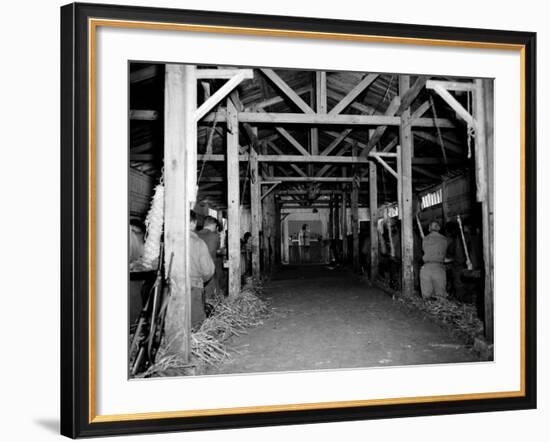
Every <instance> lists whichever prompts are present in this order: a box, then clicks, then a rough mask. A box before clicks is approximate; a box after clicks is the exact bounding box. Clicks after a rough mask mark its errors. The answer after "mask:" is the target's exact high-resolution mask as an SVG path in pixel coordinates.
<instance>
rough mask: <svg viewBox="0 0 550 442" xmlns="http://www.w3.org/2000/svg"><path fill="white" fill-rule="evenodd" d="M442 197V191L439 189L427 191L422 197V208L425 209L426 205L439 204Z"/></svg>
mask: <svg viewBox="0 0 550 442" xmlns="http://www.w3.org/2000/svg"><path fill="white" fill-rule="evenodd" d="M442 198H443V192H442V190H441V188H440V189H437V190H435V191H434V192H430V193H427V194H426V195H424V196H423V197H422V208H423V209H426V208H428V207H432V206H435V205H437V204H441V202H442Z"/></svg>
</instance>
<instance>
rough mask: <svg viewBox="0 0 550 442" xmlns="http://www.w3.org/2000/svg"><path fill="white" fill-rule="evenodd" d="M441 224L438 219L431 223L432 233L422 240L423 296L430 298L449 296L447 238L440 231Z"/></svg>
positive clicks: (421, 274) (421, 278) (421, 270)
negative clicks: (446, 257) (446, 265)
mask: <svg viewBox="0 0 550 442" xmlns="http://www.w3.org/2000/svg"><path fill="white" fill-rule="evenodd" d="M440 230H441V226H440V225H439V223H438V222H437V221H432V222H431V223H430V227H429V231H430V233H429V234H428V235H426V237H425V238H424V240H423V241H422V250H423V251H424V265H423V266H422V268H421V269H420V289H421V291H422V297H423V298H424V299H429V298H433V297H434V296H435V297H438V298H446V297H447V287H446V286H447V275H446V273H445V256H446V253H447V238H446V237H445V236H443V235H441V234H440V233H439V231H440Z"/></svg>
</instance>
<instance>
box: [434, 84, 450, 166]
mask: <svg viewBox="0 0 550 442" xmlns="http://www.w3.org/2000/svg"><path fill="white" fill-rule="evenodd" d="M430 106H431V107H432V117H433V120H434V125H435V128H436V130H437V139H438V140H439V145H440V146H441V153H442V154H443V161H444V162H445V169H447V173H449V165H448V164H447V152H446V150H445V142H444V141H443V136H442V135H441V129H440V128H439V125H438V124H437V111H436V109H435V102H434V98H433V95H432V94H430Z"/></svg>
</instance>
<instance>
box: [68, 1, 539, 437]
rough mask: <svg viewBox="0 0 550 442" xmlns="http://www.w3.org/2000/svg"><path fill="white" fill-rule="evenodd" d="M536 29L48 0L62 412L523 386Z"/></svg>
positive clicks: (404, 401) (415, 408) (527, 371)
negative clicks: (54, 22) (54, 66)
mask: <svg viewBox="0 0 550 442" xmlns="http://www.w3.org/2000/svg"><path fill="white" fill-rule="evenodd" d="M535 45H536V35H535V34H534V33H527V32H511V31H504V30H486V29H467V28H447V27H433V26H422V25H405V24H393V23H373V22H357V21H341V20H327V19H315V18H301V17H282V16H262V15H248V14H233V13H223V12H219V13H218V12H205V11H188V10H175V9H157V8H141V7H127V6H115V5H94V4H70V5H66V6H63V7H62V8H61V135H62V136H61V203H62V207H61V215H62V216H61V219H62V226H61V252H62V253H61V257H62V258H61V432H62V434H63V435H66V436H69V437H72V438H76V437H88V436H100V435H115V434H137V433H145V432H164V431H184V430H198V429H215V428H238V427H249V426H260V425H284V424H296V423H313V422H327V421H343V420H357V419H375V418H396V417H402V416H424V415H434V414H451V413H472V412H482V411H497V410H514V409H528V408H535V407H536V350H535V349H536V314H535V313H536V310H535V309H536V282H535V281H536V278H535V272H536V250H535V247H529V246H528V245H529V244H536V140H535V133H536V130H535V126H536V115H535V112H536V98H535V97H536V94H535V88H536V79H535V61H536V57H535V53H536V50H535Z"/></svg>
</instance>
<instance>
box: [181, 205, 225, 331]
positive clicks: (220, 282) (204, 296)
mask: <svg viewBox="0 0 550 442" xmlns="http://www.w3.org/2000/svg"><path fill="white" fill-rule="evenodd" d="M190 230H191V231H190V235H189V240H190V241H189V242H190V244H189V248H190V251H191V253H189V277H190V281H191V325H192V327H197V326H198V325H200V324H201V323H202V321H204V319H205V318H206V316H207V315H208V314H209V313H210V311H211V309H212V305H213V304H214V301H215V299H216V297H217V296H219V295H221V294H223V293H224V292H225V274H224V270H223V254H224V253H223V249H221V248H220V233H219V229H218V221H217V220H216V219H215V218H213V217H211V216H207V217H205V218H204V221H203V225H202V228H201V229H200V230H198V229H197V215H196V213H195V212H193V211H191V216H190Z"/></svg>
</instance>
